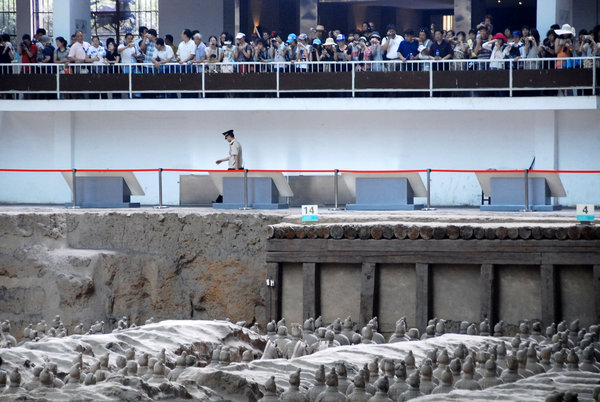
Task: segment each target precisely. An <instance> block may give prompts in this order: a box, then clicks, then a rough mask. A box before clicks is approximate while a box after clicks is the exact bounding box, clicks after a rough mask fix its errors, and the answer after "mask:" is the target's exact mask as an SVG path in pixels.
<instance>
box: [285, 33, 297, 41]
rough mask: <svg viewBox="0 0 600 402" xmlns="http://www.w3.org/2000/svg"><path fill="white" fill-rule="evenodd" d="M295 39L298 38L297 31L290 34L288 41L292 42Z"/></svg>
mask: <svg viewBox="0 0 600 402" xmlns="http://www.w3.org/2000/svg"><path fill="white" fill-rule="evenodd" d="M295 40H296V34H295V33H291V34H289V35H288V38H287V41H286V42H287V43H292V42H293V41H295Z"/></svg>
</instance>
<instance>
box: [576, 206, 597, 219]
mask: <svg viewBox="0 0 600 402" xmlns="http://www.w3.org/2000/svg"><path fill="white" fill-rule="evenodd" d="M577 220H578V221H579V222H593V221H594V204H577Z"/></svg>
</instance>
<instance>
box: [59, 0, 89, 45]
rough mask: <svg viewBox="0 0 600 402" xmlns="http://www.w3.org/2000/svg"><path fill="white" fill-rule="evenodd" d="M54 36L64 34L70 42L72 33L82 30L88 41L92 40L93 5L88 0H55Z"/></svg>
mask: <svg viewBox="0 0 600 402" xmlns="http://www.w3.org/2000/svg"><path fill="white" fill-rule="evenodd" d="M53 13H54V14H53V20H52V23H53V24H54V26H53V32H54V37H55V38H57V37H59V36H62V37H63V38H65V39H66V40H67V42H70V38H71V35H72V34H74V33H75V31H77V30H80V31H82V32H83V36H84V38H85V40H86V41H88V42H89V41H91V36H92V35H91V32H92V28H91V26H90V23H91V22H90V20H91V6H90V3H89V2H87V1H77V0H54V3H53Z"/></svg>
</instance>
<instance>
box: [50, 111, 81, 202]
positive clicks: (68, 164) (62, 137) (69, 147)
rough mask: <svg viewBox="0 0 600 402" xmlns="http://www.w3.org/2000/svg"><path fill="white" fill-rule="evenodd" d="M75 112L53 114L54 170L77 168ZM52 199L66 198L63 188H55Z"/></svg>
mask: <svg viewBox="0 0 600 402" xmlns="http://www.w3.org/2000/svg"><path fill="white" fill-rule="evenodd" d="M74 113H75V112H56V113H53V120H54V121H53V125H52V144H53V148H52V167H53V168H54V169H73V168H76V167H77V166H75V134H74V130H73V114H74ZM53 191H54V194H53V195H52V199H55V200H62V199H63V198H64V197H65V191H64V187H63V186H56V187H54V188H53Z"/></svg>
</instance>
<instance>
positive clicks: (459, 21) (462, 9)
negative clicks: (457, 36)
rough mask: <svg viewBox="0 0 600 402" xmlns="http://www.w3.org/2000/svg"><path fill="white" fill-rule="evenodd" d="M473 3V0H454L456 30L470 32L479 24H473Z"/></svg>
mask: <svg viewBox="0 0 600 402" xmlns="http://www.w3.org/2000/svg"><path fill="white" fill-rule="evenodd" d="M471 3H472V0H454V32H459V31H465V32H469V29H471V27H473V26H474V25H475V24H477V22H475V24H473V18H472V15H471V9H472V7H471Z"/></svg>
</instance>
